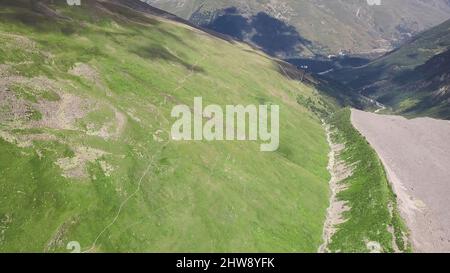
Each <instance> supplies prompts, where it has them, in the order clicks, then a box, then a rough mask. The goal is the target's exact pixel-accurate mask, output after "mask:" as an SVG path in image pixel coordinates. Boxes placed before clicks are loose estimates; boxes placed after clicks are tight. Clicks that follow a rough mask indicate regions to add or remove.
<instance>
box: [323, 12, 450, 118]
mask: <svg viewBox="0 0 450 273" xmlns="http://www.w3.org/2000/svg"><path fill="white" fill-rule="evenodd" d="M330 76H332V77H333V78H334V79H337V80H339V81H341V82H343V83H344V84H346V85H347V86H348V87H349V88H351V89H353V91H354V92H355V93H361V94H362V95H366V96H370V97H373V98H375V99H377V100H378V101H379V102H381V103H383V104H386V106H388V107H390V108H392V109H391V110H392V111H394V112H398V113H402V114H407V115H428V116H434V117H440V118H446V119H450V20H449V21H446V22H444V23H443V24H441V25H439V26H436V27H434V28H432V29H430V30H427V31H425V32H423V33H421V34H419V35H417V36H416V37H415V38H414V39H412V40H411V41H410V42H408V43H406V44H405V45H403V46H401V47H400V48H398V49H397V50H395V51H393V52H391V53H389V54H387V55H385V56H383V57H381V58H379V59H377V60H375V61H373V62H371V63H370V64H368V65H365V66H362V67H359V68H350V69H342V70H340V71H337V72H334V73H330Z"/></svg>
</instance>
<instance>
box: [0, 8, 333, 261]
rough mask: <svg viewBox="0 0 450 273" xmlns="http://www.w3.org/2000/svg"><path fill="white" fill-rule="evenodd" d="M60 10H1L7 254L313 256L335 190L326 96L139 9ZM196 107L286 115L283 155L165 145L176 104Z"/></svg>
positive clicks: (254, 55)
mask: <svg viewBox="0 0 450 273" xmlns="http://www.w3.org/2000/svg"><path fill="white" fill-rule="evenodd" d="M52 2H54V4H48V5H47V4H45V5H44V4H41V5H36V6H35V7H34V9H33V10H32V9H31V8H30V6H29V1H27V0H19V1H17V0H10V1H2V3H1V4H0V40H1V45H2V46H1V47H0V75H1V77H0V98H1V99H0V188H1V190H0V200H2V201H1V202H0V223H1V224H0V251H1V252H5V251H21V252H29V251H33V252H42V251H46V252H54V251H57V252H59V251H62V252H65V251H67V250H66V245H67V243H68V242H70V241H78V242H79V243H80V245H81V248H82V251H98V252H110V251H132V252H133V251H149V252H155V251H164V252H166V251H168V252H171V251H182V252H186V251H195V252H203V251H205V252H210V251H217V252H224V251H235V252H241V251H246V252H269V251H271V252H301V251H316V249H317V247H318V246H319V245H320V244H321V235H322V226H323V222H324V218H325V211H326V208H327V206H328V193H329V190H328V184H327V182H328V180H329V174H328V173H327V170H326V166H327V153H328V150H329V148H328V146H327V142H326V138H325V133H324V130H323V128H322V126H321V122H320V121H319V119H318V118H317V117H316V115H314V113H313V112H312V110H310V109H315V110H317V107H319V108H320V106H314V105H315V102H317V101H319V100H320V98H319V95H318V93H317V91H316V90H314V89H313V88H312V87H309V86H306V85H303V84H300V83H298V82H297V81H294V80H290V79H289V78H287V77H286V76H285V75H283V73H280V68H279V65H278V63H277V62H275V61H274V60H272V59H270V58H268V57H267V56H265V55H264V54H262V53H260V52H257V51H255V50H253V49H252V48H250V47H249V46H246V45H244V44H238V43H232V42H225V41H224V40H221V39H218V38H215V37H212V36H210V35H208V34H205V33H203V32H201V31H199V30H196V29H193V28H190V27H188V26H185V25H182V24H179V23H175V22H171V21H168V20H166V19H160V18H158V17H154V16H151V15H148V14H145V13H142V12H136V11H134V10H132V9H130V8H127V7H126V6H124V5H121V4H120V3H123V4H130V3H133V1H132V0H123V1H121V0H115V1H106V2H105V1H89V2H88V1H83V4H82V6H80V7H69V6H67V5H66V4H65V1H52ZM195 96H202V97H203V103H204V104H205V105H206V104H219V105H222V106H224V105H226V104H233V105H234V104H244V105H245V104H279V105H280V108H281V113H280V123H281V124H280V134H281V138H280V141H281V142H280V148H279V150H278V151H277V152H274V153H261V152H259V143H257V142H210V143H208V142H174V141H172V140H170V139H169V132H170V127H171V125H172V123H173V122H174V121H175V120H173V119H171V117H170V111H171V109H172V107H173V106H174V105H177V104H187V105H192V104H193V98H194V97H195ZM299 98H301V99H302V100H305V101H308V103H307V104H303V105H305V106H302V104H299V103H297V102H296V101H297V100H298V99H299ZM312 105H313V106H314V107H311V106H312Z"/></svg>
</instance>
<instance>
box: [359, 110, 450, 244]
mask: <svg viewBox="0 0 450 273" xmlns="http://www.w3.org/2000/svg"><path fill="white" fill-rule="evenodd" d="M351 121H352V124H353V126H355V128H356V129H357V130H358V131H359V132H360V133H361V134H362V135H363V136H365V137H366V138H367V140H368V142H369V143H370V145H371V146H372V147H373V148H374V149H375V151H376V152H377V154H378V156H379V157H380V159H381V161H382V162H383V165H384V166H385V169H386V172H387V175H388V179H389V180H390V182H391V184H392V187H393V189H394V191H395V193H396V195H397V198H398V204H399V209H400V212H401V214H402V217H403V218H404V219H405V221H406V224H407V225H408V228H409V229H410V233H411V240H412V244H413V250H414V251H415V252H450V141H449V136H450V121H446V120H436V119H431V118H416V119H412V120H408V119H406V118H403V117H400V116H390V115H378V114H374V113H368V112H363V111H359V110H354V109H353V110H352V115H351Z"/></svg>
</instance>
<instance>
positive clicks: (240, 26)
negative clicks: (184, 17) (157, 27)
mask: <svg viewBox="0 0 450 273" xmlns="http://www.w3.org/2000/svg"><path fill="white" fill-rule="evenodd" d="M194 16H197V17H198V18H193V20H196V19H199V20H202V18H201V17H202V16H203V15H201V14H196V15H194ZM203 19H205V18H203ZM201 26H202V27H204V28H208V29H211V30H213V31H216V32H219V33H223V34H226V35H229V36H231V37H233V38H235V39H238V40H243V41H251V42H252V43H254V44H255V45H257V46H259V47H261V48H262V49H263V50H264V51H265V52H267V53H269V54H271V55H277V54H278V53H286V52H288V53H289V52H299V51H301V48H299V46H301V45H310V44H311V42H310V41H309V40H306V39H305V38H303V37H301V36H300V34H299V33H298V32H297V30H296V29H295V27H293V26H291V25H287V24H286V23H285V22H283V21H281V20H279V19H276V18H274V17H271V16H270V15H269V14H267V13H265V12H260V13H258V14H256V15H253V16H250V17H245V16H243V15H242V14H240V12H239V10H238V9H237V8H236V7H230V8H226V9H224V10H221V11H219V12H218V13H217V15H216V16H215V18H213V20H212V21H210V22H208V23H201Z"/></svg>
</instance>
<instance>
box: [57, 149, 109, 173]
mask: <svg viewBox="0 0 450 273" xmlns="http://www.w3.org/2000/svg"><path fill="white" fill-rule="evenodd" d="M106 154H107V152H105V151H102V150H98V149H93V148H89V147H77V148H76V149H75V156H74V157H66V158H60V159H58V161H57V162H56V165H58V166H59V167H60V168H61V169H62V170H63V176H64V177H66V178H88V173H87V170H86V165H87V163H89V162H94V161H96V160H97V159H99V158H101V157H102V156H104V155H106ZM103 166H104V167H105V169H104V171H105V172H108V173H109V174H110V173H111V172H112V171H113V169H112V166H109V165H107V164H106V162H105V163H104V164H103ZM103 166H102V168H103Z"/></svg>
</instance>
